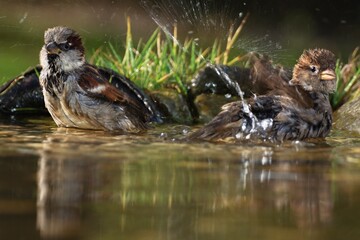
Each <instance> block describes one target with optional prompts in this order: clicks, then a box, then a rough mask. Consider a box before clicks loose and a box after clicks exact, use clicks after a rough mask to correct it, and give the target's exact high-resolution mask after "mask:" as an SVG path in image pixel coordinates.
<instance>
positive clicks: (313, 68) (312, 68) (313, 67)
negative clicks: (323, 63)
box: [310, 65, 318, 73]
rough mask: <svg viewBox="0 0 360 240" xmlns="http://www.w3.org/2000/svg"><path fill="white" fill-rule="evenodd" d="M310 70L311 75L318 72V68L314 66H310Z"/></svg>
mask: <svg viewBox="0 0 360 240" xmlns="http://www.w3.org/2000/svg"><path fill="white" fill-rule="evenodd" d="M310 70H311V71H312V72H313V73H316V72H318V68H317V67H316V66H314V65H311V66H310Z"/></svg>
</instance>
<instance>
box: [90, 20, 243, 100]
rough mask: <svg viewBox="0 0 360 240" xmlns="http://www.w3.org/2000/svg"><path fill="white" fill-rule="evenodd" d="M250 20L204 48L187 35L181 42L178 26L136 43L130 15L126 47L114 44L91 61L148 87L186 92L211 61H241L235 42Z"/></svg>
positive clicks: (97, 53) (157, 32)
mask: <svg viewBox="0 0 360 240" xmlns="http://www.w3.org/2000/svg"><path fill="white" fill-rule="evenodd" d="M245 22H246V18H244V20H243V22H242V23H241V24H240V26H239V27H238V28H237V29H233V28H230V30H229V31H230V32H229V36H228V39H227V41H226V43H225V44H224V46H222V44H221V42H220V41H218V40H214V43H213V44H212V46H210V47H208V48H205V49H203V48H201V47H199V46H198V44H197V42H196V41H195V40H194V39H191V38H189V39H185V41H184V42H183V45H182V46H180V45H179V44H178V42H177V41H176V40H174V39H177V27H176V26H174V32H173V36H174V38H170V37H169V36H164V35H163V34H162V32H161V31H160V30H159V29H156V30H155V31H154V33H153V34H152V35H151V36H150V38H149V39H148V40H147V41H145V42H143V41H142V40H139V42H138V43H135V42H134V41H133V38H132V31H131V23H130V19H129V18H128V19H127V35H126V43H125V51H124V53H123V54H119V51H117V50H116V49H115V48H114V46H113V45H112V44H109V46H108V48H107V49H105V50H100V49H99V50H98V51H96V52H95V53H94V55H93V57H92V59H91V62H92V63H94V64H96V65H101V66H105V67H108V68H111V69H113V70H115V71H117V72H119V73H120V74H123V75H125V76H127V77H129V78H130V79H131V80H132V81H134V82H135V83H136V84H137V85H138V86H140V87H141V88H144V89H148V90H158V89H161V88H163V87H172V88H175V89H177V91H178V92H179V93H181V94H186V92H187V85H186V83H187V82H188V80H189V79H191V78H192V77H193V76H194V75H196V74H197V73H198V72H199V70H200V69H202V68H204V67H205V66H206V65H207V64H209V63H212V64H225V65H233V64H235V63H239V62H240V61H241V56H235V57H232V56H233V54H232V52H231V51H232V49H233V45H234V43H235V42H236V40H237V39H238V36H239V34H240V32H241V29H242V28H243V26H244V24H245Z"/></svg>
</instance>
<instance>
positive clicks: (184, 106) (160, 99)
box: [150, 89, 194, 125]
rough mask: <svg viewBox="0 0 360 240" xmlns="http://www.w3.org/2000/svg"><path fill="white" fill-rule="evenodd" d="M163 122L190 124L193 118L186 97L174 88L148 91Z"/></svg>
mask: <svg viewBox="0 0 360 240" xmlns="http://www.w3.org/2000/svg"><path fill="white" fill-rule="evenodd" d="M150 97H151V98H152V100H153V101H154V102H155V104H156V106H157V108H158V109H159V111H160V112H161V113H162V115H163V116H164V120H165V122H168V123H179V124H187V125H190V124H192V123H193V121H194V119H193V116H192V112H191V110H190V107H189V104H188V102H187V99H186V97H184V96H183V95H181V94H179V93H178V92H177V91H176V90H175V89H164V90H161V91H154V92H151V93H150Z"/></svg>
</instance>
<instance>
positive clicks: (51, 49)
mask: <svg viewBox="0 0 360 240" xmlns="http://www.w3.org/2000/svg"><path fill="white" fill-rule="evenodd" d="M45 48H46V51H47V53H48V54H56V55H58V54H59V53H60V52H61V50H60V48H59V47H58V45H57V44H56V43H55V42H51V43H49V44H47V45H46V47H45Z"/></svg>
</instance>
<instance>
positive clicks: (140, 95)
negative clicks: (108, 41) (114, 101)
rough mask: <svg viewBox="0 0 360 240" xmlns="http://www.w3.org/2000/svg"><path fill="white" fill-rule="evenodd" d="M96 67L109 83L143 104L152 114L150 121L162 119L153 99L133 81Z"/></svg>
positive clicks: (106, 69)
mask: <svg viewBox="0 0 360 240" xmlns="http://www.w3.org/2000/svg"><path fill="white" fill-rule="evenodd" d="M96 69H97V70H98V71H99V73H100V75H101V76H102V77H103V78H105V79H106V80H108V82H109V83H110V84H111V85H113V86H114V87H116V88H117V89H119V90H121V91H122V92H124V93H125V94H127V95H129V97H131V98H132V99H134V100H135V99H137V101H138V102H139V104H140V105H144V106H145V107H146V108H147V109H148V110H149V112H150V114H151V115H152V121H154V122H158V123H161V122H162V121H163V120H162V114H161V113H160V112H159V110H158V108H157V107H156V105H155V103H154V101H153V100H152V99H151V98H150V97H149V96H147V94H145V93H144V91H142V90H141V89H140V88H139V87H138V86H136V85H135V84H134V82H132V81H131V80H130V79H128V78H127V77H125V76H123V75H121V74H119V73H117V72H115V71H113V70H111V69H108V68H104V67H96Z"/></svg>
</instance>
